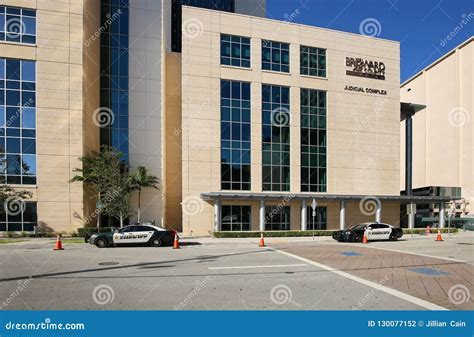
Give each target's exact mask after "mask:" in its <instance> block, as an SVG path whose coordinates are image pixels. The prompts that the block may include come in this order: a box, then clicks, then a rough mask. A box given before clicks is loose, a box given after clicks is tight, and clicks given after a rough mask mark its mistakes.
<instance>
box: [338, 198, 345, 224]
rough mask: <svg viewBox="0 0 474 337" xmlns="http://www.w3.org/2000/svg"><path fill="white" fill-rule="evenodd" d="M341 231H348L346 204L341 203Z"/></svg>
mask: <svg viewBox="0 0 474 337" xmlns="http://www.w3.org/2000/svg"><path fill="white" fill-rule="evenodd" d="M339 229H340V230H341V231H342V230H344V229H346V202H345V201H341V206H340V209H339Z"/></svg>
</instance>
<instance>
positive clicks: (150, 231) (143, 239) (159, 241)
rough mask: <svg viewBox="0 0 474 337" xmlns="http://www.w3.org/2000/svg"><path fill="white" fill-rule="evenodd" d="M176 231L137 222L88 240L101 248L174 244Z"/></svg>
mask: <svg viewBox="0 0 474 337" xmlns="http://www.w3.org/2000/svg"><path fill="white" fill-rule="evenodd" d="M175 235H176V231H174V230H167V229H164V228H161V227H157V226H152V225H144V224H135V225H130V226H126V227H123V228H120V229H118V230H116V231H114V232H107V233H98V234H94V235H92V236H91V237H90V238H89V239H88V242H89V243H90V244H91V245H96V246H97V247H99V248H105V247H110V246H153V247H160V246H167V245H172V244H173V242H174V238H175Z"/></svg>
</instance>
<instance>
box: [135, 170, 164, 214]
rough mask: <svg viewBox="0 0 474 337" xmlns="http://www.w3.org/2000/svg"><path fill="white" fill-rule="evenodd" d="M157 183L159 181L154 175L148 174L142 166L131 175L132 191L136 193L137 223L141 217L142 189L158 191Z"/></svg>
mask: <svg viewBox="0 0 474 337" xmlns="http://www.w3.org/2000/svg"><path fill="white" fill-rule="evenodd" d="M159 183H160V179H158V178H157V177H156V176H154V175H150V174H148V169H147V168H146V167H144V166H139V167H138V168H137V170H136V171H135V173H134V174H133V175H132V189H133V190H135V191H138V222H140V216H141V197H142V189H145V188H154V189H157V190H158V189H159V187H158V184H159Z"/></svg>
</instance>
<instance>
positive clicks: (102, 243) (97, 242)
mask: <svg viewBox="0 0 474 337" xmlns="http://www.w3.org/2000/svg"><path fill="white" fill-rule="evenodd" d="M95 245H96V246H97V247H98V248H105V247H106V246H107V241H105V239H97V240H95Z"/></svg>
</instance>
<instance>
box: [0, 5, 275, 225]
mask: <svg viewBox="0 0 474 337" xmlns="http://www.w3.org/2000/svg"><path fill="white" fill-rule="evenodd" d="M181 4H182V5H189V6H199V7H203V8H208V9H213V10H225V11H229V12H238V13H244V14H248V15H265V13H266V8H265V1H250V0H236V1H234V0H218V1H216V0H209V1H203V0H173V1H171V0H165V1H156V0H71V1H60V0H3V1H0V76H1V79H0V80H1V84H2V87H1V89H0V93H1V95H0V109H1V110H0V123H1V125H0V127H1V128H0V131H1V134H0V150H2V151H1V152H0V154H1V155H0V159H1V160H0V169H1V173H2V176H1V179H2V180H1V181H0V183H7V184H9V185H11V186H13V187H17V188H20V189H22V190H29V191H31V192H32V193H33V197H32V198H31V199H29V200H28V201H27V202H26V203H25V204H24V206H22V208H23V212H18V214H17V212H16V211H15V212H7V214H5V213H4V212H0V232H3V231H32V230H33V226H34V225H36V224H39V225H40V226H41V227H43V228H44V229H52V230H55V231H64V232H72V231H74V230H76V229H77V228H79V227H82V226H84V224H86V223H90V222H95V221H96V220H95V216H94V215H95V212H94V211H95V200H94V199H93V198H91V193H90V191H88V190H87V189H85V188H84V187H83V186H82V185H81V184H70V183H69V179H70V178H71V177H72V175H73V173H72V170H73V169H74V168H76V167H80V165H81V163H80V161H79V160H78V158H79V157H81V156H85V155H88V154H90V153H91V152H92V151H98V150H99V147H100V145H102V144H108V145H111V146H114V147H116V148H118V149H119V150H121V151H122V152H123V153H124V154H125V158H126V160H128V161H129V164H130V165H131V167H132V168H134V167H137V166H140V165H146V166H147V167H148V168H149V169H150V171H151V173H152V174H154V175H156V176H158V177H159V178H160V179H161V180H162V181H164V179H163V177H164V173H163V172H164V166H165V165H164V162H165V161H164V155H163V154H164V144H165V142H164V133H163V129H162V128H163V123H164V115H163V107H164V103H165V99H164V87H165V86H164V74H165V67H166V58H167V55H168V53H170V52H171V50H172V49H173V47H174V48H177V47H176V46H179V44H180V26H181V21H180V20H181V14H180V11H181ZM190 24H191V26H192V22H190ZM178 51H179V48H178ZM164 195H166V192H165V190H164V186H162V190H161V191H160V192H158V191H145V195H144V203H145V207H144V212H143V218H144V219H154V220H156V222H157V223H164V219H163V218H164V199H165V198H164ZM13 206H14V205H13Z"/></svg>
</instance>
